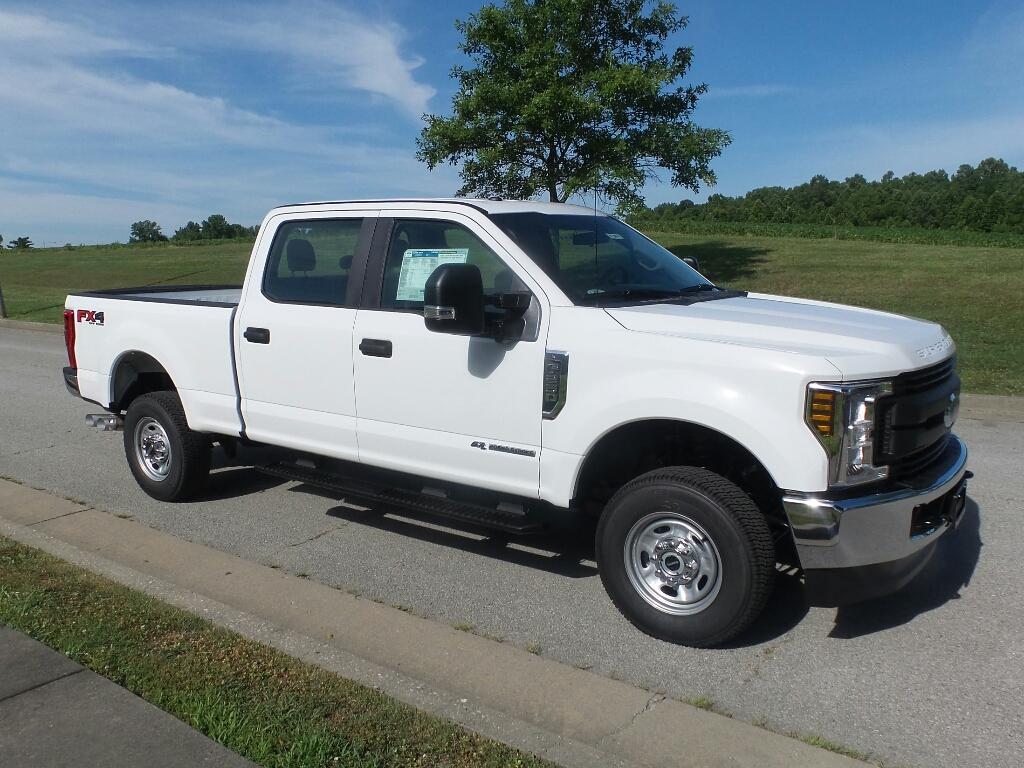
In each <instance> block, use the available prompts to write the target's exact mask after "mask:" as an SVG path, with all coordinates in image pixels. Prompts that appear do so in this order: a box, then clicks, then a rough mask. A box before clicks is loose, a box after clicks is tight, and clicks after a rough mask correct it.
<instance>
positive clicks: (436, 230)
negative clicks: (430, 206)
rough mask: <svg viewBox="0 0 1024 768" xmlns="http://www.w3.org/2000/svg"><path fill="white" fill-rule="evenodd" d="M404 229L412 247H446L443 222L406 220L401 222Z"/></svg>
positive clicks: (446, 241)
mask: <svg viewBox="0 0 1024 768" xmlns="http://www.w3.org/2000/svg"><path fill="white" fill-rule="evenodd" d="M403 228H404V229H405V234H406V237H408V238H409V244H410V246H411V247H413V248H428V249H432V248H447V247H448V240H447V238H445V234H444V230H445V227H444V225H443V224H437V223H435V222H424V223H422V224H421V223H419V222H412V221H407V222H405V223H404V224H403Z"/></svg>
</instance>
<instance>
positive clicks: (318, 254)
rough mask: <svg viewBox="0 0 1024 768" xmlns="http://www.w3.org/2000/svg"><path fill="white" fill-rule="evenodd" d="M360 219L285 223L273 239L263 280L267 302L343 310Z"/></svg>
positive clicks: (360, 225) (361, 224)
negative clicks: (341, 308)
mask: <svg viewBox="0 0 1024 768" xmlns="http://www.w3.org/2000/svg"><path fill="white" fill-rule="evenodd" d="M362 226H363V220H362V219H312V220H310V221H289V222H287V223H285V224H282V225H281V227H280V228H279V229H278V230H277V234H276V235H274V244H273V245H272V246H271V247H270V255H269V256H268V257H267V269H266V272H265V273H264V275H263V294H264V295H265V296H266V297H267V298H268V299H270V300H271V301H282V302H289V303H295V304H326V305H329V306H338V307H343V306H345V294H346V292H347V291H348V276H349V272H350V271H351V269H352V259H353V258H354V257H355V253H356V245H357V243H358V242H359V230H360V229H361V228H362Z"/></svg>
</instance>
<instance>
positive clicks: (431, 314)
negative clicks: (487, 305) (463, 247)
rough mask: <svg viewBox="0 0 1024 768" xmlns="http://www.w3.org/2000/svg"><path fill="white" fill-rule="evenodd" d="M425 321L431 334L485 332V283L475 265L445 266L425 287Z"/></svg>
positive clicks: (460, 334)
mask: <svg viewBox="0 0 1024 768" xmlns="http://www.w3.org/2000/svg"><path fill="white" fill-rule="evenodd" d="M423 322H424V323H425V324H426V326H427V330H428V331H434V332H436V333H452V334H455V335H458V336H481V335H483V332H484V284H483V278H482V277H481V276H480V268H479V267H477V266H476V265H475V264H442V265H441V266H439V267H438V268H437V269H435V270H434V271H433V272H431V273H430V277H428V278H427V282H426V284H425V285H424V286H423Z"/></svg>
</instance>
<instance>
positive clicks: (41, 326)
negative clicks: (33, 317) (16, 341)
mask: <svg viewBox="0 0 1024 768" xmlns="http://www.w3.org/2000/svg"><path fill="white" fill-rule="evenodd" d="M0 328H11V329H13V330H16V331H42V332H43V333H64V326H63V325H61V324H60V323H32V322H29V321H28V320H11V319H10V318H0Z"/></svg>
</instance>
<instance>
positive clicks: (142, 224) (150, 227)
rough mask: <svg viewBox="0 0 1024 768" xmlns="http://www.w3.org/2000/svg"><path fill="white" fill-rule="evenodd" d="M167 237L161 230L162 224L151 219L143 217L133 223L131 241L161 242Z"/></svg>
mask: <svg viewBox="0 0 1024 768" xmlns="http://www.w3.org/2000/svg"><path fill="white" fill-rule="evenodd" d="M166 239H167V235H165V234H164V233H163V232H162V231H161V230H160V225H159V224H157V223H156V222H155V221H151V220H150V219H143V220H142V221H136V222H135V223H134V224H132V229H131V237H129V238H128V242H129V243H159V242H162V241H164V240H166Z"/></svg>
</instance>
